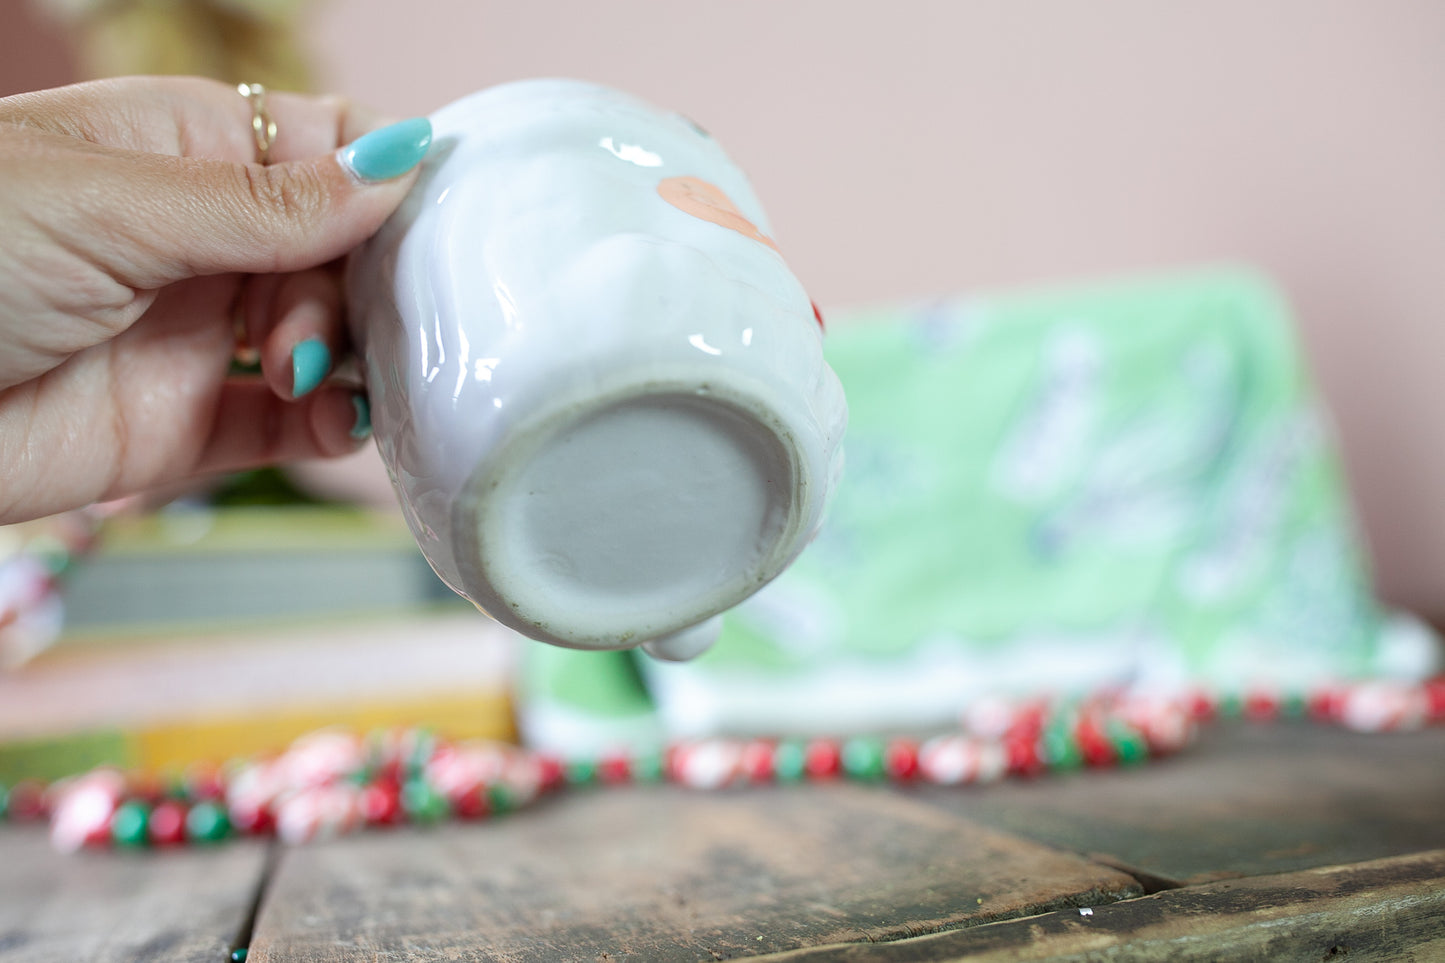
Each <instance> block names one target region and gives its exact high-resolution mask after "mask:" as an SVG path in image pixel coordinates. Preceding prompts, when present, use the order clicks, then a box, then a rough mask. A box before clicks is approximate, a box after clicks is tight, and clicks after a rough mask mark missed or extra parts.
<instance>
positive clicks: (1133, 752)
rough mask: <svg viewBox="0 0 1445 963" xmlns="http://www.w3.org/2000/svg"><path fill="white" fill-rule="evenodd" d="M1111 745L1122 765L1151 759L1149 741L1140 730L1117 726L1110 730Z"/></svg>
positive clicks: (1136, 763) (1133, 764) (1135, 763)
mask: <svg viewBox="0 0 1445 963" xmlns="http://www.w3.org/2000/svg"><path fill="white" fill-rule="evenodd" d="M1109 745H1111V746H1113V747H1114V755H1115V756H1116V757H1118V760H1119V765H1121V766H1137V765H1139V764H1140V763H1142V762H1145V761H1147V760H1148V759H1149V743H1148V742H1147V741H1146V740H1145V739H1144V737H1143V736H1142V735H1140V734H1139V733H1138V732H1136V731H1134V730H1133V729H1130V728H1128V727H1126V726H1117V727H1115V728H1113V729H1112V730H1110V732H1109Z"/></svg>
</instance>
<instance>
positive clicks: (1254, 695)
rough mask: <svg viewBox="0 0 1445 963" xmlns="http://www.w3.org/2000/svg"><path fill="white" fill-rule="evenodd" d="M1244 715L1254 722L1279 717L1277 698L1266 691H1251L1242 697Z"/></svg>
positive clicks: (1268, 720)
mask: <svg viewBox="0 0 1445 963" xmlns="http://www.w3.org/2000/svg"><path fill="white" fill-rule="evenodd" d="M1244 717H1245V718H1246V719H1251V720H1253V721H1255V722H1270V721H1272V720H1274V719H1278V718H1279V700H1278V699H1276V698H1275V697H1274V696H1273V695H1271V694H1270V693H1268V692H1251V693H1250V694H1249V695H1248V696H1246V697H1245V699H1244Z"/></svg>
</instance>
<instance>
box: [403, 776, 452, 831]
mask: <svg viewBox="0 0 1445 963" xmlns="http://www.w3.org/2000/svg"><path fill="white" fill-rule="evenodd" d="M401 808H402V811H403V812H405V813H406V816H407V818H408V819H410V820H411V821H412V822H414V823H424V824H429V823H435V822H440V821H441V820H443V819H446V818H447V815H448V814H449V813H450V812H451V806H450V805H449V804H448V803H447V797H445V796H443V795H442V794H441V793H439V792H437V791H436V789H435V788H434V787H433V786H432V785H431V783H429V782H427V781H426V780H424V779H408V780H407V781H406V783H405V784H403V785H402V787H401Z"/></svg>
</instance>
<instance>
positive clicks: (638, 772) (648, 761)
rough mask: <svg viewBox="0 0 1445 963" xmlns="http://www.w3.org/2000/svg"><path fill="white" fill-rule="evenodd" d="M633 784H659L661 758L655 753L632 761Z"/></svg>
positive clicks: (660, 779)
mask: <svg viewBox="0 0 1445 963" xmlns="http://www.w3.org/2000/svg"><path fill="white" fill-rule="evenodd" d="M632 781H633V782H661V781H662V756H660V755H658V754H657V753H655V752H652V753H645V754H643V755H641V756H638V757H637V758H636V759H634V760H632Z"/></svg>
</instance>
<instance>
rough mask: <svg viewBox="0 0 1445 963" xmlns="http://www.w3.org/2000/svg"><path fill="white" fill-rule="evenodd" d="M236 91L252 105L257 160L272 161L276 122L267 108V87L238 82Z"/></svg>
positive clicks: (264, 162)
mask: <svg viewBox="0 0 1445 963" xmlns="http://www.w3.org/2000/svg"><path fill="white" fill-rule="evenodd" d="M236 93H238V94H240V95H241V96H242V97H245V98H246V102H247V103H249V104H250V105H251V133H252V134H253V135H254V136H255V138H256V160H258V161H259V162H260V163H262V164H269V163H271V145H272V144H274V143H275V142H276V122H275V121H274V120H272V119H271V113H270V111H268V110H266V88H265V87H263V86H262V85H260V84H237V85H236Z"/></svg>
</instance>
